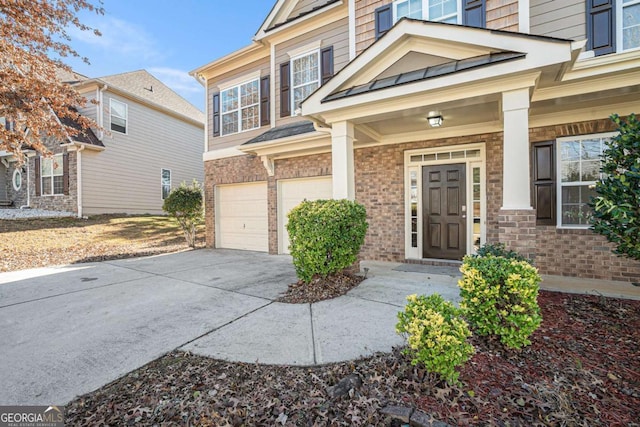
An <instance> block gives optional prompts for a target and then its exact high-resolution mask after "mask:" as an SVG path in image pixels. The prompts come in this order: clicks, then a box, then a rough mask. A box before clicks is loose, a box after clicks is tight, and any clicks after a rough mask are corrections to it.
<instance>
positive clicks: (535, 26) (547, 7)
mask: <svg viewBox="0 0 640 427" xmlns="http://www.w3.org/2000/svg"><path fill="white" fill-rule="evenodd" d="M530 5H531V8H530V19H531V34H537V35H543V36H550V37H559V38H563V39H572V40H584V39H585V38H586V37H587V24H586V13H587V12H586V2H585V0H553V1H549V0H530Z"/></svg>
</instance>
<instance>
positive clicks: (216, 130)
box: [213, 93, 220, 136]
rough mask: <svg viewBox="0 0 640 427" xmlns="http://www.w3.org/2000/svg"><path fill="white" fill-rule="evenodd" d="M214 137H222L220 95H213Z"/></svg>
mask: <svg viewBox="0 0 640 427" xmlns="http://www.w3.org/2000/svg"><path fill="white" fill-rule="evenodd" d="M213 136H220V94H219V93H216V94H215V95H213Z"/></svg>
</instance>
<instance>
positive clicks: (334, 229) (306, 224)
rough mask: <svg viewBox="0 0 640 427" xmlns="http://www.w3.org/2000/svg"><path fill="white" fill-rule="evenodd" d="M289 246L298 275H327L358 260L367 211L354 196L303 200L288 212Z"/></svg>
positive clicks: (307, 279)
mask: <svg viewBox="0 0 640 427" xmlns="http://www.w3.org/2000/svg"><path fill="white" fill-rule="evenodd" d="M288 218H289V222H288V223H287V231H288V232H289V241H290V245H289V250H290V252H291V256H292V257H293V265H294V266H295V268H296V274H297V275H298V278H299V279H300V280H302V281H304V282H306V283H309V282H311V280H312V279H313V278H314V276H321V277H326V276H328V275H330V274H334V273H337V272H339V271H341V270H343V269H345V268H347V267H350V266H351V265H353V264H354V263H355V262H356V261H357V260H358V253H359V252H360V247H361V246H362V244H363V243H364V236H365V234H366V232H367V227H368V224H367V212H366V210H365V208H364V206H362V205H361V204H359V203H356V202H353V201H351V200H346V199H341V200H315V201H307V200H305V201H303V202H302V203H300V204H299V205H298V206H296V207H295V208H293V209H292V210H291V211H290V212H289V215H288Z"/></svg>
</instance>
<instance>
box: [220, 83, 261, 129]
mask: <svg viewBox="0 0 640 427" xmlns="http://www.w3.org/2000/svg"><path fill="white" fill-rule="evenodd" d="M220 107H221V114H222V135H229V134H232V133H238V132H244V131H247V130H251V129H256V128H259V127H260V80H259V79H256V80H252V81H249V82H246V83H242V84H239V85H237V86H233V87H230V88H227V89H225V90H223V91H221V92H220Z"/></svg>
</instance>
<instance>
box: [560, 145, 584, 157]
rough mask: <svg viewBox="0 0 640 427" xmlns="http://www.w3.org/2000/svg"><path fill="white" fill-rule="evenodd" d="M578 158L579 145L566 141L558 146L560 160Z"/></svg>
mask: <svg viewBox="0 0 640 427" xmlns="http://www.w3.org/2000/svg"><path fill="white" fill-rule="evenodd" d="M579 158H580V143H579V142H578V141H567V142H563V143H561V144H560V159H561V160H578V159H579Z"/></svg>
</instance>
